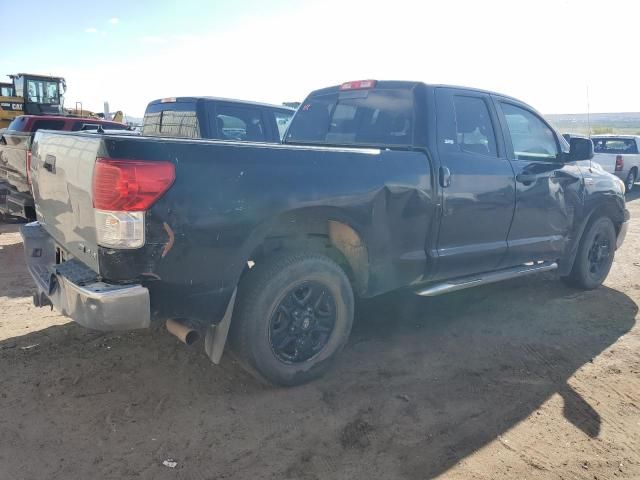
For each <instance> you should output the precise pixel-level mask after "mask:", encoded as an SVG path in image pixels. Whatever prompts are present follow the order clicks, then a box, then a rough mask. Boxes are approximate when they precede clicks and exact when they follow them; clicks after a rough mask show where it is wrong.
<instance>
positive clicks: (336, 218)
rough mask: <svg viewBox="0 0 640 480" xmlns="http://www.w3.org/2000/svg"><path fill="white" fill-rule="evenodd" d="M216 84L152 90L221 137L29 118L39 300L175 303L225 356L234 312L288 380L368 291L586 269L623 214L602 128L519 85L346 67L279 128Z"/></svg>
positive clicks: (607, 248)
mask: <svg viewBox="0 0 640 480" xmlns="http://www.w3.org/2000/svg"><path fill="white" fill-rule="evenodd" d="M208 102H209V101H208V100H202V99H198V100H193V99H188V100H185V101H178V100H177V99H176V100H175V101H173V100H172V101H170V102H158V103H154V104H152V105H151V106H150V109H149V110H148V114H147V119H146V120H147V126H148V128H153V129H157V130H158V131H157V133H159V134H163V133H166V134H180V136H186V137H199V136H201V135H202V130H201V129H202V128H205V129H206V128H213V129H214V131H215V132H217V134H218V135H221V136H224V138H225V140H226V141H219V140H198V139H193V138H190V139H188V140H185V139H176V138H157V139H156V138H149V137H144V136H142V137H126V136H119V135H112V134H98V135H91V134H87V133H69V132H50V131H46V132H39V133H38V134H37V135H36V138H35V144H34V150H33V165H32V174H33V191H34V194H35V198H36V204H37V209H36V210H37V215H38V222H32V223H29V224H27V225H24V226H23V227H22V236H23V240H24V249H25V254H26V259H27V265H28V268H29V271H30V273H31V275H32V277H33V279H34V281H35V284H36V289H37V291H36V293H35V294H34V303H35V304H36V305H37V306H45V305H52V306H54V307H55V308H56V309H58V310H59V311H60V312H62V313H63V314H64V315H67V316H69V317H71V318H73V319H74V320H75V321H77V322H78V323H80V324H82V325H85V326H87V327H90V328H95V329H101V330H118V329H121V330H123V329H124V330H126V329H135V328H146V327H149V326H150V325H151V324H152V322H157V321H166V325H167V329H168V330H169V331H170V332H172V333H173V334H174V335H176V336H177V337H179V338H180V339H181V340H182V341H184V342H185V343H192V342H193V341H194V340H195V339H196V338H197V337H198V335H199V333H201V334H202V335H203V336H204V338H205V341H204V348H205V351H206V352H207V354H208V355H209V356H210V358H211V359H212V360H213V361H214V362H218V361H219V360H220V356H221V355H222V349H223V347H224V345H225V342H226V339H227V333H228V332H230V334H231V338H230V340H231V341H232V346H233V348H234V350H235V353H236V354H237V357H238V358H239V359H240V361H241V362H242V364H243V365H245V366H246V367H247V368H248V369H249V370H250V371H253V372H255V373H257V374H258V375H259V376H260V377H262V378H263V379H265V380H267V381H269V382H272V383H275V384H281V385H295V384H300V383H303V382H306V381H309V380H311V379H313V378H316V377H317V376H319V375H320V374H322V373H323V372H324V371H326V370H327V369H328V368H329V366H330V364H331V362H332V360H333V359H334V357H335V356H336V354H337V353H338V352H339V351H340V350H341V349H342V348H343V347H344V345H345V344H346V342H347V339H348V337H349V333H350V331H351V326H352V322H353V316H354V297H356V296H357V297H372V296H375V295H380V294H383V293H385V292H389V291H392V290H397V289H410V290H412V291H414V292H415V293H416V294H418V295H422V296H433V295H439V294H443V293H447V292H452V291H456V290H461V289H464V288H469V287H474V286H478V285H483V284H487V283H491V282H496V281H500V280H506V279H510V278H515V277H520V276H523V275H528V274H531V273H536V272H544V271H556V272H557V273H558V275H559V276H560V277H561V278H563V279H564V280H565V281H566V282H567V283H568V284H570V285H573V286H575V287H577V288H581V289H592V288H596V287H598V286H599V285H601V284H602V282H603V281H604V279H605V278H606V276H607V274H608V273H609V269H610V268H611V264H612V262H613V258H614V255H615V251H616V249H617V248H618V247H619V246H620V244H621V243H622V241H623V239H624V237H625V234H626V230H627V228H628V219H629V212H628V211H627V210H626V208H625V198H624V193H623V191H624V186H623V185H622V182H621V181H620V180H619V179H618V178H616V177H614V176H613V175H610V174H609V173H606V172H604V171H602V170H596V169H593V170H592V169H589V168H585V167H583V166H581V164H580V162H582V161H585V160H589V159H590V158H591V157H592V156H593V144H592V142H591V141H589V140H586V139H580V138H573V139H571V141H570V144H568V143H567V142H565V141H564V140H562V139H561V137H560V136H559V135H558V134H557V133H556V132H555V131H554V130H553V128H552V127H550V126H549V124H548V123H547V122H546V121H545V120H544V118H542V117H541V116H540V114H538V113H537V112H536V111H535V110H533V109H532V108H531V107H529V106H528V105H526V104H525V103H522V102H520V101H518V100H516V99H513V98H510V97H506V96H503V95H499V94H495V93H491V92H486V91H482V90H474V89H467V88H458V87H446V86H434V85H426V84H423V83H419V82H402V81H389V82H376V81H374V80H365V81H358V82H348V83H345V84H343V85H340V86H334V87H329V88H325V89H322V90H318V91H315V92H312V93H311V94H310V95H309V96H308V97H307V99H306V100H305V101H304V102H303V103H302V105H301V106H300V107H299V109H298V110H297V112H296V114H295V116H294V117H293V120H292V121H291V125H290V126H289V128H288V129H287V131H286V137H285V139H284V145H269V144H265V143H254V142H245V141H244V140H249V139H253V138H255V136H254V135H256V136H258V137H259V139H260V140H264V138H265V136H266V133H267V132H269V131H270V132H271V133H272V134H275V124H274V123H273V122H269V121H268V120H266V119H265V115H266V114H265V113H264V112H261V111H260V109H258V108H254V107H252V106H247V107H245V106H237V105H233V104H224V105H216V104H215V102H210V103H208ZM199 107H202V108H199ZM241 110H242V112H241ZM250 110H253V112H254V113H252V114H249V113H247V111H250ZM163 118H164V120H167V123H163V122H164V120H163ZM254 120H258V122H264V124H263V125H262V129H261V131H262V132H263V134H261V135H257V134H256V133H255V131H254V130H253V127H257V126H258V125H257V123H254ZM165 127H166V131H165V129H164V128H165ZM205 131H206V130H205ZM273 138H275V136H274V137H273ZM237 140H242V141H237Z"/></svg>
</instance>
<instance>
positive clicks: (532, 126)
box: [495, 98, 582, 266]
mask: <svg viewBox="0 0 640 480" xmlns="http://www.w3.org/2000/svg"><path fill="white" fill-rule="evenodd" d="M495 100H496V104H497V107H498V108H497V110H498V112H499V115H500V120H501V123H502V125H503V130H504V131H505V135H506V143H507V148H508V150H507V155H508V157H509V160H510V162H511V164H512V165H513V170H514V172H515V179H516V208H515V213H514V217H513V224H512V225H511V230H510V231H509V236H508V239H507V243H508V245H509V253H508V255H507V257H506V258H505V262H504V264H503V265H504V266H514V265H519V264H522V263H526V262H530V261H539V260H549V261H554V260H557V259H559V258H560V257H561V256H562V253H563V251H564V248H565V246H566V243H567V240H568V235H569V232H570V230H571V226H572V224H573V221H574V218H575V211H576V209H577V208H579V206H580V204H581V198H582V174H581V173H580V169H579V167H578V166H577V165H576V164H575V163H565V162H564V159H565V155H564V154H563V153H562V151H561V148H560V140H559V138H558V136H557V134H556V133H555V131H554V130H553V129H552V128H551V127H550V126H549V125H548V124H547V123H546V122H545V121H544V120H543V119H542V117H540V116H539V115H538V114H537V113H536V112H534V111H533V110H531V109H530V108H528V107H527V106H526V105H523V104H519V103H517V102H515V101H512V100H510V99H509V100H507V99H500V98H496V99H495Z"/></svg>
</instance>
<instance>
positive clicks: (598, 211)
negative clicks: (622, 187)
mask: <svg viewBox="0 0 640 480" xmlns="http://www.w3.org/2000/svg"><path fill="white" fill-rule="evenodd" d="M601 200H602V201H599V202H598V203H597V204H596V205H594V206H593V207H592V208H591V209H590V210H589V212H588V213H587V215H585V217H584V218H583V220H582V222H580V224H579V226H578V228H576V232H575V235H574V236H573V237H572V239H571V241H570V243H569V247H568V249H567V252H566V253H565V255H564V259H563V260H561V261H560V265H559V269H558V273H559V274H560V275H568V274H569V272H570V271H571V269H572V268H573V263H574V261H575V259H576V255H577V253H578V247H579V246H580V240H581V239H582V236H583V234H584V232H585V230H586V229H587V226H588V225H589V224H590V223H591V222H593V221H594V220H595V219H597V218H600V217H603V216H606V217H609V218H610V219H611V221H612V222H613V225H614V227H615V229H616V235H617V234H618V233H619V232H620V228H621V226H622V223H623V222H624V221H625V217H624V204H623V205H622V206H621V205H620V199H619V198H618V197H611V198H607V197H604V198H602V199H601Z"/></svg>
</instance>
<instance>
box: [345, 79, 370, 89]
mask: <svg viewBox="0 0 640 480" xmlns="http://www.w3.org/2000/svg"><path fill="white" fill-rule="evenodd" d="M375 86H376V81H375V80H356V81H355V82H346V83H343V84H342V85H340V90H363V89H365V88H373V87H375Z"/></svg>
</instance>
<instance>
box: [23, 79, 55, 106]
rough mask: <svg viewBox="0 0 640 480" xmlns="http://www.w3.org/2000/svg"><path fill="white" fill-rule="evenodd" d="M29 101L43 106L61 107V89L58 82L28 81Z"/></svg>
mask: <svg viewBox="0 0 640 480" xmlns="http://www.w3.org/2000/svg"><path fill="white" fill-rule="evenodd" d="M26 97H27V101H28V102H30V103H40V104H43V105H60V89H59V83H58V81H57V80H36V79H31V78H28V79H27V95H26Z"/></svg>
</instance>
